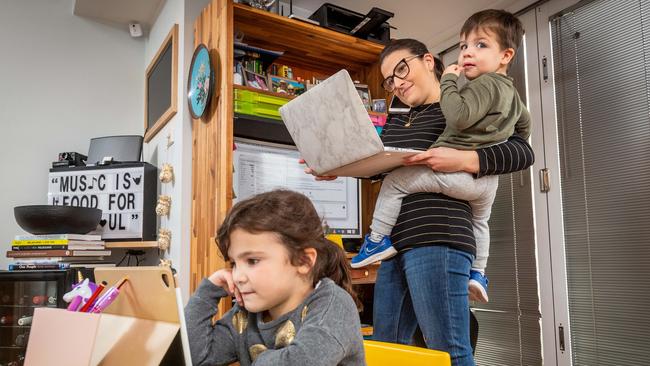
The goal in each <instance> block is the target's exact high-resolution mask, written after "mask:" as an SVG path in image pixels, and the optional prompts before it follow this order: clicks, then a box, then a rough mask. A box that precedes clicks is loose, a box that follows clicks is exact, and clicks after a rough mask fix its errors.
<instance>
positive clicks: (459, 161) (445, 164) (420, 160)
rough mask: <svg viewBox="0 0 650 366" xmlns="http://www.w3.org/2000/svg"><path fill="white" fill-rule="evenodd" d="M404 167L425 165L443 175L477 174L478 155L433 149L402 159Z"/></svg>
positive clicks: (448, 148) (469, 152)
mask: <svg viewBox="0 0 650 366" xmlns="http://www.w3.org/2000/svg"><path fill="white" fill-rule="evenodd" d="M404 165H427V166H428V167H429V168H431V169H432V170H435V171H438V172H443V173H454V172H467V173H478V170H479V161H478V154H477V153H476V151H474V150H456V149H453V148H451V147H444V146H443V147H434V148H431V149H429V150H427V151H423V152H421V153H419V154H416V155H413V156H410V157H408V158H405V159H404Z"/></svg>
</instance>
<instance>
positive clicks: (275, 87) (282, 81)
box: [269, 75, 306, 95]
mask: <svg viewBox="0 0 650 366" xmlns="http://www.w3.org/2000/svg"><path fill="white" fill-rule="evenodd" d="M289 85H291V89H292V91H289V90H288V87H289ZM269 86H270V87H271V91H272V92H276V93H286V94H289V95H300V94H302V93H304V92H305V90H306V89H305V84H303V83H301V82H299V81H297V80H293V79H288V78H283V77H281V76H277V75H269Z"/></svg>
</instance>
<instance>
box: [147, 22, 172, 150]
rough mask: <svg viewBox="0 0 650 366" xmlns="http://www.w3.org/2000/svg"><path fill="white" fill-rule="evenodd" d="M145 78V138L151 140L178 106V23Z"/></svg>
mask: <svg viewBox="0 0 650 366" xmlns="http://www.w3.org/2000/svg"><path fill="white" fill-rule="evenodd" d="M144 79H145V80H144V84H145V86H144V88H145V92H144V142H149V141H151V139H152V138H153V137H154V136H155V135H156V133H158V131H160V130H161V129H162V128H163V127H164V126H165V124H167V122H169V120H170V119H171V118H172V117H173V116H174V115H175V114H176V111H177V110H178V106H177V104H178V24H174V26H173V27H172V29H171V30H170V31H169V34H167V37H165V40H164V41H163V42H162V44H161V45H160V48H158V52H156V55H155V56H154V57H153V59H152V60H151V63H149V66H148V67H147V70H146V72H145V78H144Z"/></svg>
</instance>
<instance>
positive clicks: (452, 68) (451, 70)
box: [442, 64, 463, 76]
mask: <svg viewBox="0 0 650 366" xmlns="http://www.w3.org/2000/svg"><path fill="white" fill-rule="evenodd" d="M461 72H463V67H462V66H459V65H456V64H453V65H449V66H447V68H445V72H443V73H442V75H446V74H454V75H456V76H460V73H461Z"/></svg>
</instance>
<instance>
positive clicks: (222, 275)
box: [208, 268, 244, 306]
mask: <svg viewBox="0 0 650 366" xmlns="http://www.w3.org/2000/svg"><path fill="white" fill-rule="evenodd" d="M208 280H210V282H212V283H213V284H214V285H215V286H219V287H221V288H223V289H224V290H226V292H228V294H229V295H230V296H234V297H235V300H237V304H239V306H244V300H243V299H242V297H241V294H240V293H239V289H238V288H237V286H235V281H234V280H233V279H232V270H231V269H229V268H224V269H220V270H218V271H216V272H214V273H213V274H211V275H210V277H208Z"/></svg>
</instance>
